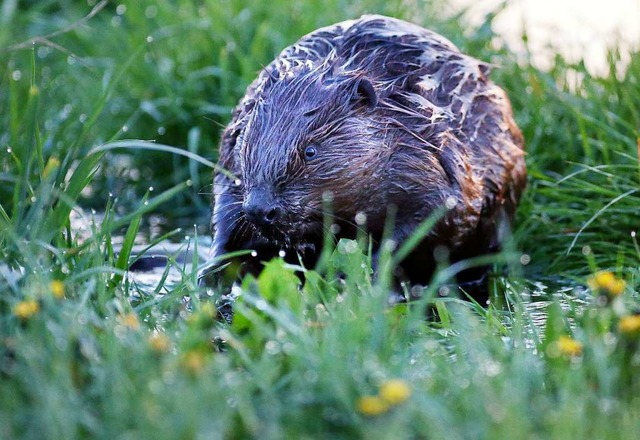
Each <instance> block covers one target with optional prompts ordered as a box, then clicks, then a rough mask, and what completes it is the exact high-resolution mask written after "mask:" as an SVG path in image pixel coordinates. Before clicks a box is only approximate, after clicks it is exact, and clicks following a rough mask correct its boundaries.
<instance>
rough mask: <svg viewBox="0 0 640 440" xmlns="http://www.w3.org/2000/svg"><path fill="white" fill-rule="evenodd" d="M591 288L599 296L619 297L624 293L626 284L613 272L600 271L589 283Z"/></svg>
mask: <svg viewBox="0 0 640 440" xmlns="http://www.w3.org/2000/svg"><path fill="white" fill-rule="evenodd" d="M587 284H588V285H589V287H590V288H591V289H592V290H594V291H596V292H597V293H599V294H601V295H602V294H604V295H608V296H618V295H621V294H622V292H624V288H625V282H624V280H621V279H620V278H616V276H615V275H614V274H613V273H612V272H608V271H600V272H598V273H596V274H595V275H594V276H592V277H591V278H589V280H588V281H587Z"/></svg>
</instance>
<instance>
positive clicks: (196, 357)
mask: <svg viewBox="0 0 640 440" xmlns="http://www.w3.org/2000/svg"><path fill="white" fill-rule="evenodd" d="M205 360H206V359H205V356H204V353H202V352H201V351H198V350H191V351H188V352H187V353H185V354H184V356H183V357H182V366H183V367H184V368H186V369H187V371H189V372H190V373H192V374H197V373H200V372H201V371H202V370H203V369H204V365H205Z"/></svg>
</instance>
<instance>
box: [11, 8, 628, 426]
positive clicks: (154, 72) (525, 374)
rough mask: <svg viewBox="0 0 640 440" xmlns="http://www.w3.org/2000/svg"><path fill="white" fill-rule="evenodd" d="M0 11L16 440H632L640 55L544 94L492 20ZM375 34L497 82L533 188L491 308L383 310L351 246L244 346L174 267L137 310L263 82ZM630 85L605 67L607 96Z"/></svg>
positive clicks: (244, 338) (251, 325)
mask: <svg viewBox="0 0 640 440" xmlns="http://www.w3.org/2000/svg"><path fill="white" fill-rule="evenodd" d="M89 3H92V2H89ZM3 7H4V9H3V11H4V12H5V13H4V14H3V18H2V20H3V21H2V23H1V26H0V256H1V257H0V438H65V439H66V438H69V439H71V438H158V439H160V438H167V439H173V438H219V437H221V438H246V437H260V438H289V437H293V438H296V437H302V438H304V437H307V438H317V437H329V436H332V437H338V438H353V437H365V436H366V437H368V438H411V437H420V438H422V437H427V438H444V437H447V438H452V439H453V438H525V437H527V438H529V437H541V438H585V437H587V436H589V437H592V438H635V437H636V436H637V433H638V432H639V431H640V426H639V424H640V422H638V420H640V418H639V417H638V416H639V415H640V401H639V400H638V398H637V396H638V395H639V391H640V383H639V381H638V379H637V376H636V375H635V374H634V373H635V371H636V370H637V368H638V364H639V363H640V352H639V351H638V343H639V341H640V322H638V321H639V320H638V319H637V317H636V316H634V314H633V313H634V312H635V311H636V310H638V295H637V284H638V283H637V278H638V257H639V255H640V250H639V248H638V245H637V241H636V238H635V235H634V234H632V232H634V231H635V230H636V228H637V226H638V224H637V215H636V213H637V206H639V204H640V196H639V193H638V191H640V190H639V189H638V188H640V185H639V184H640V179H639V171H640V170H639V168H638V166H639V165H638V138H639V135H640V133H639V132H638V130H639V127H640V112H639V111H638V109H640V54H639V53H637V52H636V53H633V54H631V61H630V64H629V66H628V67H627V68H626V70H624V71H623V72H618V73H611V74H610V75H608V76H605V77H597V78H595V77H591V76H590V75H589V74H588V73H587V72H586V70H585V68H584V66H583V65H580V64H578V65H570V64H568V63H567V62H565V61H564V60H563V59H562V58H561V57H560V56H558V58H557V60H556V63H555V66H554V68H553V69H552V70H551V71H549V72H542V71H540V70H538V69H536V68H535V67H533V66H531V65H530V64H529V63H528V62H527V61H526V59H525V60H523V59H521V58H520V59H516V56H515V55H514V54H513V53H512V52H511V51H510V50H509V48H508V47H506V46H504V44H501V43H500V42H499V41H498V42H496V41H495V38H494V35H493V34H492V33H491V30H490V26H489V24H490V18H491V17H488V18H487V20H488V21H487V23H485V24H484V25H483V26H481V27H479V28H477V29H468V28H467V27H466V26H464V24H462V23H461V22H460V21H457V20H453V19H450V20H446V19H442V18H439V17H438V16H437V14H435V13H434V12H433V11H436V10H438V8H437V5H436V4H435V3H434V4H431V3H423V2H416V3H415V4H414V3H412V2H376V1H361V2H359V3H358V4H357V5H356V6H350V5H347V4H346V2H344V3H343V2H341V1H337V0H336V1H330V2H324V3H323V5H322V6H313V5H307V4H290V3H288V2H284V1H279V0H276V1H272V2H268V3H264V4H263V5H257V6H251V7H248V6H246V5H242V4H241V3H240V2H220V1H201V2H187V1H175V2H169V1H160V2H126V1H125V2H122V3H121V4H115V3H105V4H103V3H99V2H93V3H92V4H90V5H88V6H86V5H85V4H83V3H78V2H71V1H62V0H59V1H40V2H22V3H20V2H18V3H17V4H16V5H14V4H13V2H4V3H3ZM92 8H95V9H94V11H93V12H94V13H93V14H91V10H92ZM364 12H376V13H384V14H388V15H395V16H399V17H402V18H407V19H411V20H412V21H416V22H419V23H421V24H423V25H425V26H428V27H431V28H433V29H434V30H437V31H439V32H441V33H443V34H445V35H446V36H447V37H449V38H450V39H452V40H453V41H454V42H455V43H456V44H457V45H458V46H459V47H461V48H462V49H463V50H464V51H466V52H469V53H471V54H472V55H475V56H477V57H479V58H482V59H485V60H489V61H491V62H493V63H494V64H496V65H497V66H498V67H497V68H496V70H495V72H494V73H493V76H492V77H493V78H494V80H495V81H496V82H498V83H499V84H501V85H502V86H503V87H504V88H505V89H506V90H507V91H508V93H509V96H510V97H511V99H512V102H513V106H514V112H515V114H516V119H517V120H518V123H519V125H520V126H521V128H522V130H523V132H524V134H525V138H526V140H527V151H528V157H527V162H528V166H529V170H530V182H529V187H528V191H527V193H526V195H525V199H524V200H523V203H522V205H521V209H520V211H519V213H518V222H517V228H516V230H515V234H514V235H515V236H514V238H515V240H514V241H515V243H514V246H515V248H517V249H519V252H518V253H517V255H516V258H509V261H510V264H509V269H510V273H511V275H510V276H509V277H507V278H501V277H497V278H496V280H495V282H494V285H493V291H494V293H495V296H494V302H493V304H492V305H491V306H490V307H488V308H486V309H484V308H481V307H478V306H477V305H474V304H472V303H469V302H464V301H460V300H458V299H456V298H445V299H440V300H437V301H435V302H432V301H431V298H432V297H431V296H430V294H431V293H433V292H431V291H430V292H428V294H427V295H426V297H425V299H424V300H421V301H419V302H415V303H412V304H410V305H401V306H396V307H393V308H389V307H388V306H387V305H386V298H387V297H386V293H385V291H386V290H385V289H386V286H385V285H384V284H381V283H383V280H384V279H385V277H380V278H379V279H378V281H372V279H371V277H370V275H369V273H368V271H367V270H363V268H362V264H363V263H365V259H364V257H363V256H362V254H361V253H360V252H357V251H356V252H353V247H352V246H346V247H339V248H338V249H337V250H336V251H335V254H334V255H333V257H332V260H331V261H332V264H331V265H330V268H331V270H336V271H340V272H343V273H345V274H347V277H346V282H345V283H341V282H338V281H337V280H336V279H335V277H331V276H325V275H326V274H324V273H322V274H320V273H316V272H313V271H309V272H307V273H306V274H305V277H306V283H305V284H304V286H303V287H300V286H299V281H298V278H297V277H295V276H294V275H293V268H290V267H286V266H283V265H282V264H281V263H279V262H277V261H275V262H273V263H272V264H271V265H270V266H269V267H268V269H267V270H266V271H265V272H264V274H263V275H262V276H261V277H260V279H259V280H246V281H245V283H244V285H243V295H242V297H241V299H240V300H239V301H238V302H237V304H236V305H235V310H236V316H235V318H234V321H233V322H232V323H226V322H224V321H221V320H219V319H216V317H215V307H214V306H213V304H214V301H215V298H210V297H209V296H208V293H207V292H204V291H202V290H200V289H199V288H198V287H197V283H196V279H195V271H194V270H185V269H184V267H185V266H183V265H182V263H178V262H175V261H170V262H169V265H170V266H172V267H173V268H175V269H177V270H179V271H180V272H181V274H182V276H181V281H180V282H178V283H177V284H176V285H173V284H164V283H163V282H161V283H160V285H159V286H158V287H157V289H156V290H153V291H150V290H148V289H147V290H138V289H136V286H133V285H131V282H130V281H127V278H126V277H125V276H124V274H125V271H126V269H127V267H128V264H129V257H130V256H131V255H130V253H131V246H132V245H133V243H134V241H135V237H136V236H138V235H139V233H140V231H141V230H146V229H148V228H147V226H149V225H150V224H152V223H154V222H155V221H157V218H156V217H154V215H156V214H161V215H162V218H163V219H165V220H163V221H165V222H166V223H167V224H168V226H165V227H164V228H161V232H158V233H157V234H155V235H154V236H153V238H152V239H155V240H161V239H163V238H164V237H165V236H164V235H163V234H165V232H166V233H167V234H168V235H171V236H173V237H174V238H175V237H180V238H182V237H184V235H185V234H188V235H189V236H191V238H190V239H184V242H185V247H186V246H187V243H188V245H189V246H190V247H193V246H194V245H197V240H194V239H193V237H196V236H198V235H205V234H207V225H208V220H207V216H208V210H209V198H210V196H209V195H208V193H209V192H210V191H211V188H210V185H209V180H210V175H211V169H210V167H208V166H207V165H206V163H207V161H213V162H215V160H216V144H217V139H218V136H219V132H220V126H221V125H222V124H224V123H225V122H226V121H227V120H228V117H229V112H230V109H231V107H232V106H233V105H234V104H235V102H236V101H237V99H238V98H239V97H240V96H241V95H242V94H243V92H244V88H245V87H246V85H247V84H248V83H249V82H250V81H251V80H252V79H253V77H254V76H255V74H256V71H257V70H258V69H259V68H260V66H262V65H264V64H266V63H267V62H269V61H270V60H271V59H272V58H273V56H274V55H275V54H277V53H278V52H279V50H280V49H281V48H283V47H284V46H286V45H287V44H290V43H292V42H293V41H295V40H296V39H297V38H298V37H299V36H300V35H303V34H305V33H307V32H309V31H311V30H313V29H315V28H317V27H319V26H322V25H327V24H331V23H333V22H336V21H339V20H342V19H345V18H350V17H354V16H358V15H360V14H361V13H364ZM87 14H90V15H91V16H90V18H88V19H87V20H86V21H82V20H83V17H86V16H87ZM282 23H288V25H287V26H286V27H285V26H282ZM60 30H63V32H58V31H60ZM38 36H39V38H35V39H34V37H38ZM42 36H45V38H42ZM492 42H493V43H492ZM620 59H621V56H620V54H618V53H617V52H616V51H615V50H612V51H611V54H610V61H611V66H612V72H616V71H617V65H618V63H619V61H620ZM576 76H577V77H580V78H581V82H580V83H579V85H577V86H575V85H571V84H570V82H571V81H570V79H571V78H575V77H576ZM131 139H137V140H136V141H132V140H131ZM163 146H167V147H178V148H180V149H181V150H182V151H185V152H186V153H182V154H178V153H176V152H174V151H172V150H170V149H169V148H165V147H163ZM189 154H190V155H191V158H189V157H187V155H189ZM194 158H195V159H194ZM92 209H94V210H95V211H96V213H95V214H94V212H93V211H92ZM103 213H104V216H103V215H102V214H103ZM70 215H71V216H72V217H74V218H80V219H82V220H83V221H81V222H79V223H82V224H84V225H85V230H82V231H81V230H79V229H77V228H76V227H75V226H74V227H72V226H71V223H69V220H68V219H69V216H70ZM94 218H95V219H99V221H96V222H93V221H92V219H94ZM154 218H155V220H154ZM76 224H78V223H77V222H74V223H73V225H76ZM194 224H195V225H196V226H195V228H194ZM175 225H179V226H183V227H186V232H185V230H182V231H174V230H173V229H172V227H173V226H175ZM116 240H117V241H118V242H116ZM114 248H117V249H120V252H119V253H117V252H115V251H114ZM520 253H525V254H527V255H528V257H527V258H519V257H520ZM529 260H530V262H529V263H528V264H524V265H523V264H521V262H525V263H526V262H527V261H529ZM365 268H366V265H365ZM598 271H605V272H600V273H599V275H597V276H594V274H596V273H598ZM548 279H552V280H555V281H558V280H566V279H569V280H571V284H570V286H571V287H572V288H571V289H558V290H557V291H555V290H553V288H551V289H552V290H551V291H550V292H548V293H549V295H548V296H546V297H544V299H545V302H543V303H540V304H543V310H544V312H545V313H544V314H542V315H541V314H539V313H537V310H538V308H537V307H534V306H535V303H533V302H531V297H533V299H536V297H537V296H539V295H538V293H537V292H538V290H539V286H537V283H538V282H539V281H540V280H543V281H544V280H548ZM588 279H590V280H591V283H590V288H587V287H586V284H587V280H588ZM436 287H437V285H434V286H433V288H434V289H435V288H436ZM300 288H301V289H302V293H303V294H302V295H301V294H300V293H299V292H300V290H299V289H300ZM131 292H137V294H136V295H135V296H133V297H132V295H131ZM427 303H431V305H430V307H435V308H436V309H437V312H438V315H439V317H440V319H439V320H438V321H437V322H433V321H429V320H425V318H424V317H425V309H426V307H427Z"/></svg>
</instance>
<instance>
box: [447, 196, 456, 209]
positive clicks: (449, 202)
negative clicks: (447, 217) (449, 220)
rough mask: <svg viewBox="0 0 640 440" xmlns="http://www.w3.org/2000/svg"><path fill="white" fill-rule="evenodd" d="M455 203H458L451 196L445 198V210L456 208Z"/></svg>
mask: <svg viewBox="0 0 640 440" xmlns="http://www.w3.org/2000/svg"><path fill="white" fill-rule="evenodd" d="M456 203H458V201H457V200H456V198H455V197H453V196H449V197H447V200H446V202H444V204H445V206H446V207H447V209H453V208H454V207H455V206H456Z"/></svg>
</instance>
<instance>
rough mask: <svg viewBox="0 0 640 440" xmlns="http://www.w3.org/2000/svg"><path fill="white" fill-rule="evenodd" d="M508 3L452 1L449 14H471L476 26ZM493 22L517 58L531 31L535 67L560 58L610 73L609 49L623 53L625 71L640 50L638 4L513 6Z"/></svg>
mask: <svg viewBox="0 0 640 440" xmlns="http://www.w3.org/2000/svg"><path fill="white" fill-rule="evenodd" d="M503 2H504V0H450V1H449V2H448V6H449V8H450V13H455V12H458V11H461V10H464V9H466V8H468V13H467V15H466V19H467V20H468V21H469V22H470V23H472V24H478V23H480V22H481V21H482V19H483V17H484V16H485V15H486V14H487V13H488V12H491V11H495V10H496V8H497V7H498V6H499V5H500V4H501V3H503ZM505 4H506V7H505V9H504V10H503V11H502V12H501V13H499V14H498V15H497V17H496V18H495V20H494V22H493V29H494V31H495V32H496V33H497V34H498V35H499V36H500V37H502V38H503V39H504V41H505V42H506V43H507V44H508V45H509V47H511V48H512V49H514V50H515V51H516V52H520V53H524V49H525V48H524V44H523V42H522V39H521V36H522V32H523V30H524V29H526V31H527V36H528V39H529V48H530V50H531V53H532V61H533V63H534V65H536V66H537V67H540V68H542V69H547V68H548V67H550V66H551V63H552V62H553V58H554V56H555V54H556V53H560V54H562V55H563V56H564V57H565V58H566V59H567V60H569V61H572V62H577V61H580V60H584V62H585V65H586V67H587V69H588V71H589V72H590V73H591V74H595V75H603V74H606V73H607V72H608V69H609V65H608V62H607V49H608V48H611V47H613V46H615V45H618V46H620V48H621V49H622V61H621V63H620V64H619V65H618V66H616V68H617V69H618V71H622V70H624V68H625V67H626V65H627V63H628V61H629V54H628V53H625V52H628V50H630V49H632V48H636V49H638V48H639V47H640V0H609V1H606V2H603V1H599V0H512V1H507V2H506V3H505Z"/></svg>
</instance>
